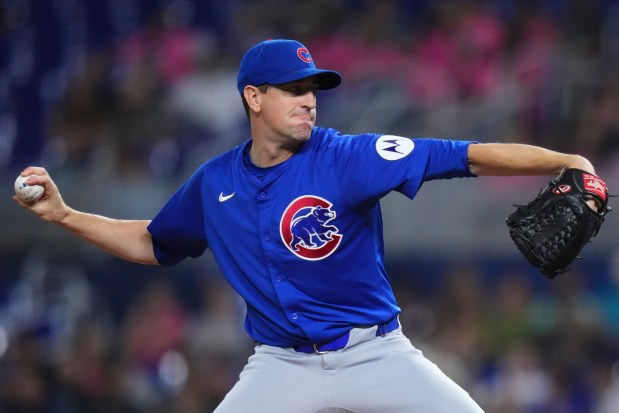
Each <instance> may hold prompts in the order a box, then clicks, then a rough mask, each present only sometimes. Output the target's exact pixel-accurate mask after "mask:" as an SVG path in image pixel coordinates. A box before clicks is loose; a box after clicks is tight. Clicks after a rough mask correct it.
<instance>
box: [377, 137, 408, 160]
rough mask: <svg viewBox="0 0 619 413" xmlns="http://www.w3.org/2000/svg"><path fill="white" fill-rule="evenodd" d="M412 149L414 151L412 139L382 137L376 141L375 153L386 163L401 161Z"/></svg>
mask: <svg viewBox="0 0 619 413" xmlns="http://www.w3.org/2000/svg"><path fill="white" fill-rule="evenodd" d="M413 149H415V143H414V142H413V141H412V139H409V138H404V137H402V136H394V135H383V136H381V137H380V138H378V140H377V141H376V152H378V154H379V155H380V157H381V158H383V159H386V160H388V161H397V160H399V159H402V158H404V157H406V156H408V155H409V154H410V153H411V152H412V151H413Z"/></svg>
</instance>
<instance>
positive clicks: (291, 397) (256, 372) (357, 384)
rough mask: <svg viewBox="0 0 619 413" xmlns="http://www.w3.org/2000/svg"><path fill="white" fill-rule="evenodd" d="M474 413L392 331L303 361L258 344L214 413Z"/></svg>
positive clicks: (359, 337) (355, 336) (357, 338)
mask: <svg viewBox="0 0 619 413" xmlns="http://www.w3.org/2000/svg"><path fill="white" fill-rule="evenodd" d="M320 411H322V412H346V411H350V412H354V413H416V412H419V413H455V412H457V413H480V412H482V413H483V411H482V409H481V408H480V407H479V406H478V405H477V404H476V403H475V402H474V401H473V399H471V397H470V396H469V395H468V393H467V392H465V391H464V390H463V389H462V388H461V387H459V386H458V385H457V384H456V383H454V382H453V381H452V380H451V379H449V378H448V377H447V376H446V375H445V374H444V373H443V372H442V371H441V370H440V369H439V368H438V367H437V366H436V365H435V364H434V363H432V362H431V361H429V360H428V359H426V358H425V357H424V356H423V354H422V353H421V351H419V350H417V349H416V348H415V347H413V345H412V344H411V342H410V341H409V340H408V338H406V336H405V335H404V334H402V329H401V328H398V329H396V330H394V331H392V332H391V333H388V334H386V335H385V336H378V337H377V336H376V327H370V328H363V329H362V328H355V329H353V330H352V331H351V333H350V339H349V341H348V344H347V345H346V347H345V348H343V349H341V350H337V351H332V352H328V353H326V354H322V355H318V354H305V353H299V352H296V351H295V350H294V349H291V348H281V347H273V346H268V345H264V344H262V345H258V346H256V348H255V353H254V354H253V355H252V356H251V357H250V358H249V361H248V363H247V365H246V366H245V368H244V370H243V372H242V373H241V375H240V378H239V381H238V382H237V383H236V385H235V386H234V387H233V388H232V390H231V391H230V392H229V393H228V395H227V396H226V397H225V399H224V400H223V402H222V403H221V404H220V405H219V407H218V408H217V409H216V410H215V412H214V413H317V412H320Z"/></svg>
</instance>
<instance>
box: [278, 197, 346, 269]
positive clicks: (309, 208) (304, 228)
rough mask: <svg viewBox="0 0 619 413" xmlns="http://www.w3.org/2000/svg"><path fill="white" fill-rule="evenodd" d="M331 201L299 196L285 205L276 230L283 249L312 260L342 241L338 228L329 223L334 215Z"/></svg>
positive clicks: (334, 248)
mask: <svg viewBox="0 0 619 413" xmlns="http://www.w3.org/2000/svg"><path fill="white" fill-rule="evenodd" d="M336 215H337V214H336V213H335V211H334V210H333V204H331V202H329V201H327V200H326V199H323V198H320V197H317V196H314V195H304V196H301V197H299V198H297V199H295V200H294V201H292V202H291V203H290V205H288V207H287V208H286V210H285V211H284V214H283V215H282V220H281V222H280V224H279V230H280V234H281V237H282V241H283V242H284V245H286V248H288V249H289V250H290V252H292V253H293V254H294V255H296V256H297V257H299V258H302V259H304V260H310V261H316V260H321V259H323V258H326V257H328V256H329V255H331V254H332V253H333V252H334V251H335V250H336V249H337V247H338V246H339V245H340V242H341V241H342V235H341V234H340V233H339V229H338V228H337V227H336V226H334V225H331V224H330V222H331V221H332V220H333V219H334V218H335V217H336Z"/></svg>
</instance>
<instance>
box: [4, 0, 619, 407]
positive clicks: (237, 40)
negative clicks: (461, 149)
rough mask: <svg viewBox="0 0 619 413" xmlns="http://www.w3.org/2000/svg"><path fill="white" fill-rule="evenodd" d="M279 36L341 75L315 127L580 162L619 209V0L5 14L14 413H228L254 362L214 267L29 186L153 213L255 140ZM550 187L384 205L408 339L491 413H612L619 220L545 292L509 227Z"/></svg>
mask: <svg viewBox="0 0 619 413" xmlns="http://www.w3.org/2000/svg"><path fill="white" fill-rule="evenodd" d="M275 37H284V38H296V39H298V40H301V41H302V42H303V43H305V44H306V45H307V46H308V47H309V49H310V51H311V52H312V55H313V57H314V59H315V60H316V61H317V62H318V65H319V66H324V67H328V68H334V69H336V70H339V71H340V72H341V73H342V74H343V76H344V84H343V86H342V87H341V88H339V89H338V90H335V91H329V92H323V93H321V94H320V95H319V110H318V113H319V116H318V124H321V125H328V126H332V127H336V128H338V129H340V130H342V131H343V132H350V133H356V132H381V133H390V134H400V135H406V136H418V137H424V136H426V137H441V138H442V137H444V138H453V139H475V140H478V141H481V142H490V141H499V142H521V143H532V144H539V145H542V146H545V147H548V148H550V149H555V150H560V151H567V152H579V153H582V154H584V155H586V156H588V157H589V158H590V159H591V160H592V161H593V162H594V164H595V165H596V167H597V172H598V173H599V174H600V175H601V176H602V177H604V178H605V179H606V181H607V183H608V185H609V188H610V190H611V192H614V193H619V191H618V190H617V188H619V162H618V160H619V1H616V0H523V1H510V0H486V1H481V0H463V1H447V0H436V1H430V0H419V1H406V0H383V1H367V0H366V1H364V0H299V1H294V2H291V1H284V0H281V1H278V0H256V1H251V0H228V1H226V0H210V1H209V0H100V1H95V0H30V1H27V0H1V1H0V185H1V187H2V188H3V190H2V193H3V194H4V196H3V197H2V199H0V231H1V236H0V263H1V265H0V413H21V412H46V413H47V412H49V413H56V412H63V413H66V412H104V411H105V412H109V411H114V412H136V413H139V412H149V413H153V412H161V413H168V412H170V413H172V412H185V413H194V412H195V413H198V412H200V413H202V412H210V411H212V410H213V409H214V407H215V406H216V405H217V403H218V402H219V400H220V399H221V398H222V397H223V395H224V394H225V393H226V391H227V390H228V389H229V388H230V387H231V386H232V385H233V383H234V382H235V381H236V378H237V376H238V373H239V371H240V369H241V368H242V366H243V365H244V363H245V361H246V358H247V356H248V355H249V354H250V353H251V347H252V344H251V343H250V342H249V340H248V338H247V337H246V336H245V334H244V333H243V331H242V315H243V314H242V312H243V309H242V305H241V303H239V301H238V299H237V298H236V296H235V295H234V294H233V293H231V292H230V290H229V289H228V287H227V286H226V285H225V284H224V283H223V282H222V280H221V277H220V276H219V272H218V270H217V268H216V267H215V265H214V263H213V261H212V259H211V257H210V255H209V254H208V253H207V254H206V255H205V256H204V257H203V258H200V259H197V260H187V261H186V262H183V263H182V264H180V265H178V266H177V267H174V268H171V269H161V268H151V267H142V266H139V265H134V264H130V263H125V262H122V261H120V260H118V259H116V258H114V257H111V256H108V255H106V254H104V253H101V252H99V251H97V250H96V249H94V248H93V247H90V246H88V245H86V244H85V243H83V242H80V241H77V240H75V239H73V238H71V237H70V236H68V235H67V234H65V233H63V232H62V231H60V230H59V229H58V228H56V227H53V226H51V225H46V224H44V223H42V222H40V221H38V220H37V219H36V218H35V217H34V216H32V215H31V214H29V213H27V212H26V211H24V210H22V209H21V208H19V207H18V206H16V205H15V204H14V203H13V202H12V200H11V196H12V193H13V190H12V185H13V181H14V179H15V178H16V176H17V174H18V173H19V171H21V170H22V169H23V168H24V167H25V166H26V165H29V164H39V165H43V166H45V167H46V168H48V170H50V172H51V173H52V176H53V177H54V179H55V181H56V183H57V184H58V186H59V187H60V189H61V191H62V193H63V196H64V198H65V200H66V201H67V202H68V203H69V204H70V205H72V206H73V207H76V208H78V209H82V210H86V211H89V212H94V213H101V214H104V215H109V216H112V217H117V218H150V217H152V216H153V215H154V214H155V213H156V212H157V211H158V209H159V207H160V206H161V205H162V203H163V202H165V200H166V199H167V197H168V196H169V195H170V194H171V193H172V192H173V191H174V190H175V189H176V188H177V187H178V186H179V185H180V183H181V182H182V181H183V180H184V179H185V178H187V177H188V175H189V174H190V173H191V172H192V171H193V169H194V168H195V167H196V166H198V165H199V164H200V163H201V162H202V161H204V160H206V159H208V158H210V157H211V156H213V155H215V154H217V153H219V152H221V151H223V150H225V149H227V148H230V147H232V146H234V145H236V144H238V143H240V142H242V141H244V140H245V139H247V138H248V137H249V135H248V128H247V124H246V119H245V117H244V113H243V110H242V106H241V102H240V98H239V97H238V94H237V92H236V88H235V77H236V70H237V65H238V62H239V60H240V57H241V55H242V53H243V52H244V51H245V50H246V49H247V48H248V47H249V46H251V45H253V44H255V43H256V42H258V41H261V40H263V39H266V38H275ZM546 181H547V179H546V178H544V179H539V178H503V179H494V178H479V179H477V180H455V181H446V182H435V183H432V184H429V185H427V186H426V187H424V188H423V189H422V190H421V192H420V194H419V196H418V198H417V199H416V200H415V201H414V202H409V201H408V200H406V199H405V198H404V197H403V196H401V195H399V194H393V195H390V196H388V197H387V198H386V199H385V201H384V203H383V212H384V223H385V233H386V243H387V251H388V254H387V260H388V262H387V265H388V268H389V270H390V273H391V276H392V278H393V282H394V284H395V285H396V292H397V295H398V298H399V300H400V304H401V306H402V307H403V310H404V313H403V315H402V322H403V324H404V328H405V329H406V331H407V333H408V334H409V336H410V337H411V338H412V340H413V341H414V344H415V345H417V346H418V347H420V348H421V349H423V350H424V352H426V353H427V354H428V355H429V356H430V358H432V359H433V360H435V361H436V363H437V364H439V366H441V367H442V368H443V369H444V370H445V371H446V372H447V373H448V374H449V375H450V376H451V377H453V378H454V379H455V380H456V381H457V382H458V383H460V384H461V385H462V386H464V387H465V388H466V389H467V390H468V391H470V392H471V393H472V394H473V396H474V397H475V398H476V399H477V400H478V401H479V402H480V404H481V405H482V406H483V407H484V409H485V410H486V411H487V412H501V413H541V412H549V413H584V412H593V413H616V412H618V411H619V363H618V362H617V360H619V250H618V249H617V233H618V230H619V217H617V216H615V214H616V213H611V214H610V215H609V216H608V219H607V222H606V224H605V225H604V227H603V228H602V231H601V233H600V235H599V236H598V237H597V238H596V239H595V242H594V243H593V244H590V245H588V246H587V247H586V249H585V251H584V253H583V255H584V258H583V259H582V260H580V261H578V262H577V263H576V264H575V265H574V268H573V270H572V271H570V272H569V273H567V274H565V275H564V276H562V277H561V278H559V279H557V280H554V281H552V282H547V281H545V280H543V279H542V277H541V276H540V275H539V274H537V273H536V272H535V271H533V270H532V269H531V268H530V267H529V266H528V265H527V264H526V263H524V262H523V260H524V259H523V258H522V257H520V256H519V255H518V254H517V252H516V249H515V247H514V246H513V245H512V243H511V241H510V240H509V237H508V235H507V231H506V228H505V224H504V222H505V217H506V216H507V215H509V213H510V212H511V211H512V210H513V207H512V204H513V203H517V202H524V201H526V200H529V199H531V198H532V197H533V196H534V195H536V194H537V191H538V190H539V189H540V188H541V187H542V186H543V185H544V184H545V183H546ZM611 204H612V201H611Z"/></svg>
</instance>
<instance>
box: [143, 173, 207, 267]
mask: <svg viewBox="0 0 619 413" xmlns="http://www.w3.org/2000/svg"><path fill="white" fill-rule="evenodd" d="M201 170H202V169H198V171H196V173H194V175H193V176H192V177H191V178H190V179H189V180H188V181H187V182H185V183H184V184H183V186H181V187H180V188H179V189H178V190H177V191H176V193H174V195H172V197H171V198H170V199H169V200H168V202H167V203H166V204H165V205H164V206H163V208H162V209H161V210H160V211H159V213H158V214H157V215H156V216H155V218H154V219H153V220H152V221H151V223H150V224H149V226H148V231H149V232H150V233H151V236H152V238H153V251H154V253H155V257H156V258H157V261H158V262H159V264H160V265H162V266H169V265H173V264H176V263H178V262H179V261H181V260H183V259H184V258H187V257H193V258H196V257H199V256H200V255H202V254H203V253H204V251H205V250H206V248H207V246H208V242H207V240H206V234H205V231H204V214H203V206H202V205H203V204H202V191H201V187H202V185H201V183H202V179H204V176H203V174H202V173H201Z"/></svg>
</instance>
